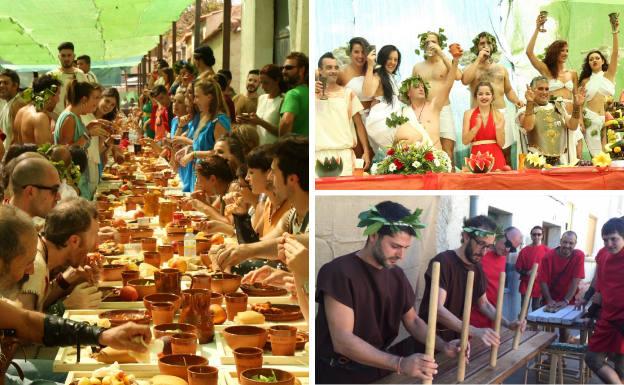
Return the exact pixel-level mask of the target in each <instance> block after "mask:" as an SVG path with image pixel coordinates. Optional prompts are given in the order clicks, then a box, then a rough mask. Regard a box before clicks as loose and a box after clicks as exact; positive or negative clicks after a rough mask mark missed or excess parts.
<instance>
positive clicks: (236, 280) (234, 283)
mask: <svg viewBox="0 0 624 385" xmlns="http://www.w3.org/2000/svg"><path fill="white" fill-rule="evenodd" d="M241 279H243V277H241V276H240V275H236V274H228V273H216V274H213V275H212V283H211V290H212V291H214V292H217V293H221V294H230V293H234V292H235V291H236V290H238V288H239V287H240V285H241Z"/></svg>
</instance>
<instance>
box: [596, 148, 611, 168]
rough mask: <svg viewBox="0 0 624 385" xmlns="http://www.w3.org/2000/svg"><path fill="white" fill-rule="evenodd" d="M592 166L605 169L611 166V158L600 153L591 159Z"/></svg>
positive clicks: (604, 153)
mask: <svg viewBox="0 0 624 385" xmlns="http://www.w3.org/2000/svg"><path fill="white" fill-rule="evenodd" d="M592 164H593V165H594V166H596V167H607V166H608V165H610V164H611V156H610V155H609V154H607V153H606V152H602V151H601V152H599V153H598V154H597V155H595V156H594V157H593V158H592Z"/></svg>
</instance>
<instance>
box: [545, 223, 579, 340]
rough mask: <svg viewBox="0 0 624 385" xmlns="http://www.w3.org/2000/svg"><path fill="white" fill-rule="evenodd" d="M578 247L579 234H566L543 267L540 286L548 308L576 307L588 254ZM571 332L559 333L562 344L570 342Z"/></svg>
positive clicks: (547, 255) (563, 331) (546, 258)
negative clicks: (573, 305)
mask: <svg viewBox="0 0 624 385" xmlns="http://www.w3.org/2000/svg"><path fill="white" fill-rule="evenodd" d="M575 246H576V233H575V232H574V231H566V232H565V233H563V235H562V236H561V241H560V243H559V247H556V248H554V249H553V250H550V251H549V252H548V253H546V255H544V259H542V263H541V264H540V267H539V273H538V275H537V282H538V283H539V285H540V288H541V289H542V296H543V298H544V302H545V304H546V305H547V306H549V307H552V308H561V307H564V306H567V305H568V304H570V305H572V304H574V302H575V301H574V297H575V296H576V293H577V292H578V284H579V282H581V280H582V279H583V278H585V254H584V253H583V252H582V251H581V250H578V249H575V248H574V247H575ZM567 340H568V331H567V329H565V328H561V329H559V341H561V342H567Z"/></svg>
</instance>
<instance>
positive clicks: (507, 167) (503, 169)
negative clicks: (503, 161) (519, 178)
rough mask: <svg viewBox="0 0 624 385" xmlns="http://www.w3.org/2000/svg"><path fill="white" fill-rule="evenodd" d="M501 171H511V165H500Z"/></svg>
mask: <svg viewBox="0 0 624 385" xmlns="http://www.w3.org/2000/svg"><path fill="white" fill-rule="evenodd" d="M501 171H511V167H509V166H508V165H504V166H503V167H501Z"/></svg>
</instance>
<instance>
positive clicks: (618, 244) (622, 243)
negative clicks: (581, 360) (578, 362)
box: [585, 218, 624, 384]
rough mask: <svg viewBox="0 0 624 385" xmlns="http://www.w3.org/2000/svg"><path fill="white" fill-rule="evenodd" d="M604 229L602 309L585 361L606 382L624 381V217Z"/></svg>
mask: <svg viewBox="0 0 624 385" xmlns="http://www.w3.org/2000/svg"><path fill="white" fill-rule="evenodd" d="M601 233H602V239H603V241H604V244H605V248H604V249H606V251H607V252H608V253H607V254H603V253H599V254H600V255H601V258H600V261H599V264H598V266H597V269H596V277H595V284H596V292H597V293H600V295H601V297H602V310H601V312H600V317H599V319H598V322H596V327H595V329H594V333H593V334H592V336H591V337H590V338H589V346H588V352H587V353H586V354H585V362H586V363H587V365H588V366H589V367H590V368H591V369H592V370H593V371H594V373H596V374H597V375H598V376H599V377H600V379H601V380H602V381H603V382H604V383H606V384H621V383H623V381H624V295H622V292H623V291H624V280H623V279H622V271H624V221H623V220H622V219H621V218H612V219H609V220H608V221H607V223H605V224H604V225H603V226H602V231H601ZM604 249H603V250H604ZM601 251H602V250H601ZM607 356H609V358H610V359H611V360H612V361H613V363H614V365H613V368H611V367H610V366H609V365H607V364H606V359H607Z"/></svg>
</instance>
